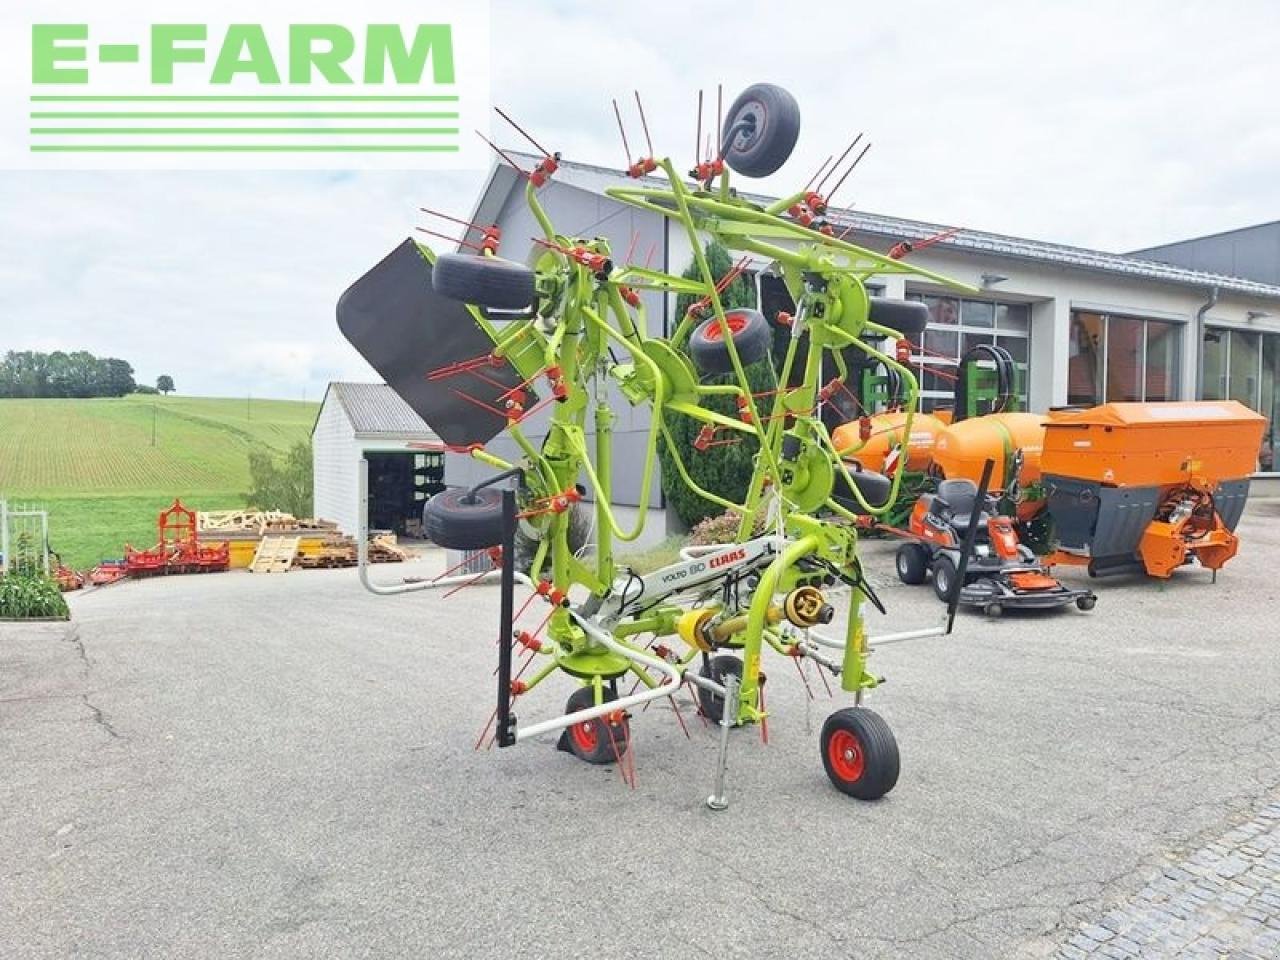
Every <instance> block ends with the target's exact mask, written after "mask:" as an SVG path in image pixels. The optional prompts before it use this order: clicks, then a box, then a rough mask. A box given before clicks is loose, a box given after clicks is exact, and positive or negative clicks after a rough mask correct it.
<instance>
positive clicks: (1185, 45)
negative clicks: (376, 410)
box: [0, 0, 1280, 399]
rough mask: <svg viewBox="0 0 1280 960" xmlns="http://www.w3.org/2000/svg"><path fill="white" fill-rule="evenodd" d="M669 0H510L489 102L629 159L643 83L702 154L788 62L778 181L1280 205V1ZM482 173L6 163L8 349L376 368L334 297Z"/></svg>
mask: <svg viewBox="0 0 1280 960" xmlns="http://www.w3.org/2000/svg"><path fill="white" fill-rule="evenodd" d="M614 6H622V7H623V8H624V11H625V12H622V13H614V12H612V10H611V9H610V8H612V7H614ZM666 6H667V4H647V5H636V4H625V5H614V4H605V3H599V2H592V3H578V2H545V0H524V2H516V0H510V2H508V0H495V2H494V3H493V8H492V9H493V13H492V16H493V49H492V57H493V88H492V96H493V100H494V102H495V103H497V104H499V105H501V106H503V107H504V108H506V109H507V110H508V111H509V112H511V113H512V114H514V115H515V116H516V117H517V118H518V119H519V120H520V121H521V122H522V123H524V124H525V125H526V126H527V127H528V128H529V129H530V130H531V131H532V132H533V133H534V135H535V136H536V137H537V138H538V139H539V140H540V141H542V142H543V143H544V144H546V145H547V146H549V147H552V148H553V149H558V150H561V151H563V152H564V154H565V156H566V157H567V158H570V159H576V160H583V161H587V162H593V163H603V164H618V165H620V164H621V160H622V150H621V147H620V146H619V144H618V141H617V132H616V128H615V125H614V121H613V116H612V112H611V108H610V106H609V99H610V97H612V96H617V97H619V99H621V98H623V97H630V94H631V90H632V89H633V88H639V89H640V91H641V94H642V96H643V97H644V100H645V104H646V109H647V111H648V113H649V117H650V124H651V127H652V130H653V135H654V140H655V148H656V150H657V152H658V153H659V154H662V153H667V154H670V155H671V156H673V157H674V158H676V159H677V161H678V162H679V164H681V165H683V164H684V163H686V162H687V160H688V155H689V154H690V152H691V142H692V140H693V126H694V97H695V92H696V90H697V88H698V87H699V86H701V87H704V88H706V89H707V90H708V91H713V90H714V88H715V85H716V83H718V82H721V83H723V84H724V88H725V98H726V102H727V101H728V100H731V99H732V97H733V96H734V94H735V92H736V91H737V90H738V89H740V88H741V87H743V86H745V85H746V84H748V83H751V82H753V81H757V80H768V81H771V82H774V83H779V84H781V85H783V86H785V87H788V88H789V89H790V90H791V91H792V92H793V93H794V94H795V95H796V97H797V99H798V100H799V102H800V105H801V110H802V113H803V118H804V119H803V125H802V129H801V134H800V143H799V145H798V147H797V149H796V153H795V154H794V156H793V159H792V161H791V162H790V163H789V164H788V165H787V166H786V167H784V168H783V170H782V172H781V173H780V174H778V175H775V177H773V178H771V179H770V180H768V181H763V183H759V182H757V184H756V185H755V186H754V188H755V189H761V190H764V191H766V192H775V193H776V192H781V191H783V190H785V189H787V188H788V187H792V186H799V185H800V184H802V183H803V182H804V180H806V179H807V178H808V176H809V174H810V173H811V172H812V171H813V170H814V169H815V168H816V167H817V165H818V164H819V163H820V162H821V160H822V159H823V158H824V157H826V156H827V155H828V154H829V153H830V152H831V151H832V150H833V149H838V148H840V147H841V146H843V143H844V142H846V141H847V140H848V138H849V136H850V135H851V134H852V133H854V132H857V131H859V130H861V131H865V133H866V136H867V138H869V139H870V140H871V141H872V142H873V143H874V147H873V148H872V150H871V152H870V153H869V154H868V156H867V157H866V159H865V160H864V162H863V164H862V165H861V166H860V167H859V169H858V171H857V172H856V174H855V175H854V177H853V178H852V179H851V180H850V182H849V183H848V184H847V185H846V186H845V188H844V189H843V190H842V192H841V193H842V196H841V197H839V198H838V199H839V200H840V201H843V202H844V203H851V204H854V205H856V206H858V207H860V208H862V209H866V210H869V211H873V212H878V213H886V214H892V215H897V216H902V217H909V218H917V219H921V220H927V221H931V222H936V223H942V224H948V225H963V226H970V227H975V228H982V229H987V230H993V231H997V232H1001V233H1008V234H1013V235H1017V236H1025V237H1033V238H1037V239H1043V240H1053V241H1058V242H1063V243H1072V244H1078V245H1081V246H1089V247H1096V248H1100V249H1104V250H1117V251H1124V250H1129V249H1134V248H1137V247H1142V246H1148V245H1152V244H1156V243H1160V242H1164V241H1169V240H1176V239H1181V238H1184V237H1189V236H1196V235H1200V234H1205V233H1210V232H1213V231H1217V230H1224V229H1230V228H1232V227H1237V226H1245V225H1249V224H1253V223H1257V222H1260V221H1266V220H1272V219H1276V218H1280V175H1278V173H1280V123H1278V122H1277V108H1276V104H1275V98H1276V95H1277V93H1276V92H1277V91H1278V90H1280V17H1278V16H1277V11H1276V7H1275V5H1274V3H1270V2H1256V3H1245V2H1224V3H1218V4H1212V5H1211V4H1205V3H1179V2H1170V0H1165V2H1135V0H1126V2H1125V3H1114V2H1107V3H1104V2H1096V3H1085V2H1076V3H1070V4H1067V3H1049V2H1043V0H1042V2H1027V0H1022V2H999V3H996V2H984V3H971V4H964V3H955V2H930V3H910V2H901V3H895V4H880V5H871V4H851V3H847V2H846V3H840V2H816V0H809V2H807V3H803V4H787V3H778V2H776V0H773V2H747V0H731V2H701V0H686V2H683V3H672V4H670V7H671V14H675V13H677V12H678V13H681V14H683V15H685V17H686V20H687V22H686V23H685V24H684V25H683V26H682V27H681V28H680V29H679V30H676V29H675V27H674V26H673V24H672V22H671V21H670V19H669V17H670V14H667V13H661V12H660V8H662V7H666ZM855 11H858V12H857V14H856V15H855ZM494 131H495V133H496V134H497V135H498V136H499V137H500V138H501V139H503V140H504V141H506V142H515V141H514V140H513V138H512V137H511V135H510V134H508V133H506V132H505V131H502V130H501V129H500V127H499V126H498V125H495V126H494ZM482 180H483V174H481V173H476V172H460V173H454V174H445V175H441V174H422V173H414V172H403V173H381V172H364V173H334V174H329V175H319V174H310V173H180V172H166V173H159V174H157V173H56V174H55V173H47V174H37V173H14V172H0V227H2V228H3V229H0V351H3V350H6V349H44V350H50V349H66V350H70V349H78V348H83V349H88V350H90V351H92V352H94V353H98V354H110V355H115V356H119V357H123V358H125V359H127V360H129V361H130V362H132V363H133V364H134V366H135V368H136V371H137V375H138V379H139V380H141V381H149V382H154V379H155V377H156V376H157V375H159V374H161V373H168V374H171V375H172V376H173V377H174V379H175V380H176V381H177V384H178V389H179V392H181V393H190V394H204V395H211V396H243V395H245V394H246V393H252V394H253V395H254V396H272V397H284V398H301V397H303V396H304V395H305V396H306V397H307V398H309V399H316V398H318V397H319V395H320V393H321V392H322V391H323V389H324V385H325V383H326V382H327V381H329V380H332V379H373V374H372V371H370V370H369V369H368V367H366V366H365V364H364V363H363V361H361V360H360V358H359V357H358V356H357V355H356V354H355V352H354V351H353V350H352V349H350V348H349V347H348V346H347V345H346V343H345V341H344V340H342V338H341V337H340V335H339V334H338V331H337V328H336V326H335V323H334V316H333V307H334V303H335V301H336V300H337V298H338V296H339V294H340V293H341V292H342V290H343V289H345V288H346V286H347V285H348V284H349V283H350V282H351V281H352V280H354V279H355V278H356V277H358V276H359V275H360V274H361V273H363V272H364V271H365V270H367V269H368V268H369V267H370V266H372V265H373V264H374V263H375V262H376V261H377V260H379V259H380V258H381V257H382V256H383V255H384V254H385V253H386V252H387V251H388V250H390V249H391V248H392V247H393V246H394V245H395V244H396V243H398V242H399V241H400V240H401V239H403V238H404V237H405V236H406V235H408V234H410V233H411V232H412V231H413V228H414V227H415V226H417V225H425V223H426V221H425V219H424V218H423V217H422V215H420V214H418V213H417V208H418V207H419V206H428V207H434V208H436V209H443V210H446V211H450V212H454V213H457V214H460V215H465V214H466V212H467V211H468V210H469V209H470V207H471V205H472V203H473V202H474V200H475V197H476V194H477V192H478V190H479V187H480V184H481V182H482ZM504 252H506V253H508V254H511V255H518V254H519V253H520V252H522V251H518V250H516V249H515V247H514V245H510V246H508V247H507V248H506V249H505V250H504Z"/></svg>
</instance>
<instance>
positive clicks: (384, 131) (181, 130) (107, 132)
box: [31, 127, 458, 136]
mask: <svg viewBox="0 0 1280 960" xmlns="http://www.w3.org/2000/svg"><path fill="white" fill-rule="evenodd" d="M31 132H32V133H34V134H38V135H40V136H48V135H52V134H97V135H102V136H116V135H117V134H119V135H121V136H133V135H136V134H155V133H159V134H164V135H165V136H168V135H169V134H173V133H178V134H195V135H203V134H219V135H221V134H237V135H238V134H254V133H261V134H268V135H270V136H280V135H284V134H294V133H301V134H308V135H310V134H326V133H329V134H353V133H367V134H380V135H389V134H413V135H415V136H417V135H424V134H430V135H434V134H445V133H457V132H458V128H457V127H32V128H31Z"/></svg>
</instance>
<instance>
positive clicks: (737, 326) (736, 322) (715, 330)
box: [703, 313, 747, 340]
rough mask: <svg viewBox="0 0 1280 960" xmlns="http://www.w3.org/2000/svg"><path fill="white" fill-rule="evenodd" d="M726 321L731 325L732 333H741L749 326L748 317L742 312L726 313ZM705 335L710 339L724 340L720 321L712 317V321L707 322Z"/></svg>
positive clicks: (730, 330)
mask: <svg viewBox="0 0 1280 960" xmlns="http://www.w3.org/2000/svg"><path fill="white" fill-rule="evenodd" d="M724 322H725V324H726V325H727V326H728V327H729V332H730V333H732V334H739V333H741V332H742V331H743V330H745V329H746V327H747V318H746V316H745V315H744V314H742V313H726V314H725V315H724ZM703 336H705V337H706V338H707V339H708V340H722V339H723V336H722V331H721V328H720V321H719V320H716V319H715V318H712V319H711V321H710V322H708V323H707V329H706V332H705V333H704V334H703Z"/></svg>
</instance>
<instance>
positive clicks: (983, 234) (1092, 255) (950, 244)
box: [473, 150, 1280, 300]
mask: <svg viewBox="0 0 1280 960" xmlns="http://www.w3.org/2000/svg"><path fill="white" fill-rule="evenodd" d="M506 153H507V154H508V155H509V156H511V157H513V158H515V159H516V160H517V162H518V163H520V164H521V165H522V166H524V167H526V168H530V167H533V166H536V164H537V162H538V160H540V159H541V158H540V157H536V156H533V155H530V154H527V153H524V152H523V151H520V150H508V151H506ZM509 170H510V168H508V167H506V166H505V165H504V164H495V167H494V170H493V172H492V173H491V174H490V177H489V180H488V182H487V183H486V185H485V189H484V195H482V196H481V198H480V202H479V203H478V204H477V213H481V212H482V211H483V213H490V211H493V210H494V209H495V207H494V204H493V202H492V198H489V197H488V194H489V193H490V192H491V191H493V190H494V189H495V188H497V189H499V190H502V191H503V192H504V195H505V193H506V192H509V191H510V190H511V189H512V188H513V187H514V186H515V185H517V184H522V183H523V181H522V180H520V179H519V178H517V177H513V176H507V175H506V173H508V172H509ZM556 179H557V180H559V181H560V182H563V183H566V184H569V185H570V186H574V187H578V188H579V189H582V190H587V191H590V192H592V193H598V194H602V193H604V191H605V189H606V188H608V187H612V186H635V185H636V183H637V181H636V180H634V179H631V178H630V177H628V176H627V175H626V174H625V173H624V172H622V171H620V170H616V169H612V168H609V167H601V166H596V165H594V164H589V163H579V162H577V161H570V160H562V161H561V162H560V168H559V171H558V172H557V174H556ZM641 179H642V180H643V181H647V182H649V183H652V184H654V185H655V186H660V185H662V184H663V183H665V180H664V179H663V178H660V177H643V178H641ZM553 182H554V181H553ZM740 195H741V196H743V197H745V198H747V199H748V200H751V201H753V202H755V203H760V204H767V203H772V202H773V201H774V200H775V199H777V198H776V197H768V196H765V195H763V194H753V193H748V192H746V191H740ZM486 200H489V202H488V203H486ZM498 206H499V207H500V203H499V204H498ZM493 215H496V214H492V213H490V219H491V218H492V216H493ZM473 219H475V218H473ZM827 219H828V220H830V221H831V222H832V223H833V224H834V225H835V226H836V227H837V229H839V228H842V227H851V228H852V230H853V232H854V233H855V234H858V233H861V234H870V235H873V236H878V237H884V238H886V239H889V240H892V241H898V240H923V239H925V238H927V237H933V236H937V235H938V234H939V233H942V232H943V231H944V230H946V229H948V228H947V227H945V226H942V225H940V224H936V223H925V222H923V221H920V220H905V219H902V218H900V217H889V216H885V215H883V214H878V213H868V212H866V211H863V210H851V209H836V208H832V209H830V210H829V211H828V213H827ZM477 222H480V221H478V220H477ZM486 222H487V221H486ZM938 247H939V249H949V250H955V251H958V252H972V253H978V254H983V253H985V254H988V255H991V256H998V257H1008V258H1010V259H1016V260H1030V261H1035V262H1039V263H1053V264H1059V265H1062V266H1067V267H1074V268H1076V269H1078V270H1089V271H1093V272H1097V273H1107V274H1112V275H1122V276H1128V277H1134V278H1137V279H1144V280H1153V281H1156V282H1163V283H1173V284H1177V285H1179V286H1190V287H1198V288H1200V289H1202V290H1206V291H1207V290H1209V289H1211V288H1213V287H1217V288H1218V289H1219V290H1221V291H1224V292H1231V293H1238V294H1244V295H1246V296H1252V297H1260V298H1262V299H1267V300H1280V286H1276V285H1275V284H1270V283H1261V282H1259V281H1256V280H1248V279H1245V278H1243V277H1231V276H1226V275H1223V274H1216V273H1207V272H1205V271H1202V270H1190V269H1187V268H1185V267H1178V266H1173V265H1172V264H1167V263H1157V262H1155V261H1153V260H1144V259H1141V258H1139V257H1135V256H1131V255H1127V254H1122V253H1107V252H1105V251H1102V250H1090V249H1087V248H1085V247H1072V246H1067V245H1066V244H1061V243H1048V242H1046V241H1043V240H1026V239H1022V238H1020V237H1010V236H1006V235H1004V234H999V233H989V232H987V231H983V230H967V229H965V230H960V231H958V232H957V233H955V234H953V235H952V236H950V237H948V238H947V239H946V240H943V241H941V242H940V243H939V244H938Z"/></svg>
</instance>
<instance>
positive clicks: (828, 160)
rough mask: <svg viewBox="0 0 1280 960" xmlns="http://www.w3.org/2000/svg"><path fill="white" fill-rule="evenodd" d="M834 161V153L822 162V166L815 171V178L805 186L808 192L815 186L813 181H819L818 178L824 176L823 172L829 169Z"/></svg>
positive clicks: (811, 178) (810, 179)
mask: <svg viewBox="0 0 1280 960" xmlns="http://www.w3.org/2000/svg"><path fill="white" fill-rule="evenodd" d="M833 159H835V154H834V153H833V154H829V155H828V156H827V159H825V160H823V161H822V166H820V167H819V168H818V169H817V170H815V171H814V174H813V176H812V177H810V178H809V182H808V183H806V184H805V185H804V188H805V189H806V190H808V189H809V188H810V187H812V186H813V181H815V180H817V179H818V177H819V176H820V175H821V174H822V171H823V170H825V169H827V164H828V163H830V162H831V161H832V160H833Z"/></svg>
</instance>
